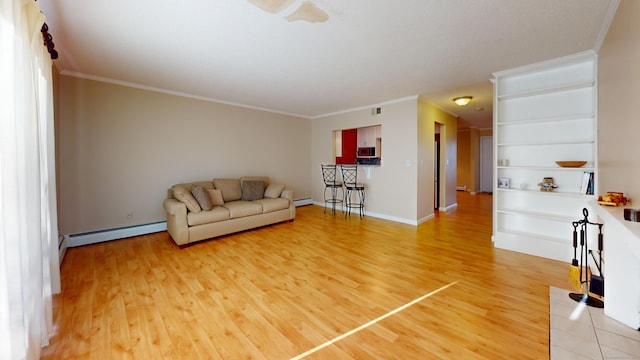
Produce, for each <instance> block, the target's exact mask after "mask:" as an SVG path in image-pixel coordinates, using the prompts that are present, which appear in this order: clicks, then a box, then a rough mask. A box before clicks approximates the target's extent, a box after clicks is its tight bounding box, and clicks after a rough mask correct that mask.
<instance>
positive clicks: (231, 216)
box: [163, 176, 296, 245]
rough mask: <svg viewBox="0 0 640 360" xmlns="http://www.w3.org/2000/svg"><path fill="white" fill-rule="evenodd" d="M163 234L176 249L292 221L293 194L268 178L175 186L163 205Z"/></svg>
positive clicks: (294, 210) (293, 208) (293, 211)
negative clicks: (167, 236)
mask: <svg viewBox="0 0 640 360" xmlns="http://www.w3.org/2000/svg"><path fill="white" fill-rule="evenodd" d="M163 206H164V209H165V211H166V212H167V231H168V232H169V234H170V235H171V237H172V238H173V241H175V242H176V244H178V245H186V244H189V243H193V242H195V241H200V240H204V239H210V238H213V237H216V236H221V235H226V234H230V233H234V232H238V231H242V230H248V229H252V228H256V227H260V226H265V225H269V224H274V223H278V222H282V221H287V220H293V219H295V217H296V208H295V206H294V204H293V191H292V190H288V189H286V188H285V186H284V185H283V184H275V183H274V184H271V183H270V182H269V178H268V177H264V176H251V177H242V178H238V179H213V181H197V182H193V183H184V184H176V185H174V186H172V187H171V188H170V189H169V190H168V191H167V198H166V199H165V200H164V202H163Z"/></svg>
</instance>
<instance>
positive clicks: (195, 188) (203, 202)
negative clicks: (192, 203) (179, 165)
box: [191, 185, 213, 211]
mask: <svg viewBox="0 0 640 360" xmlns="http://www.w3.org/2000/svg"><path fill="white" fill-rule="evenodd" d="M191 194H193V197H194V198H196V200H197V201H198V205H200V208H201V209H202V210H204V211H209V210H211V209H212V208H213V206H212V205H211V200H210V199H209V193H207V191H206V190H205V189H204V188H203V187H202V186H200V185H191Z"/></svg>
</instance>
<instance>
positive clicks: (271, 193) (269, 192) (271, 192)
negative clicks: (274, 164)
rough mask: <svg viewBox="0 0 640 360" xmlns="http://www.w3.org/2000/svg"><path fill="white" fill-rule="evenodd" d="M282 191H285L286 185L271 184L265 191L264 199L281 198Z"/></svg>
mask: <svg viewBox="0 0 640 360" xmlns="http://www.w3.org/2000/svg"><path fill="white" fill-rule="evenodd" d="M282 190H284V184H269V186H267V188H266V189H265V190H264V197H266V198H271V199H276V198H279V197H280V194H282Z"/></svg>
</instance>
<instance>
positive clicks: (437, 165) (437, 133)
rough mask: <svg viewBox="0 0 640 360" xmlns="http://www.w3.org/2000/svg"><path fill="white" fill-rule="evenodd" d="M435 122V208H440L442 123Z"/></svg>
mask: <svg viewBox="0 0 640 360" xmlns="http://www.w3.org/2000/svg"><path fill="white" fill-rule="evenodd" d="M434 124H435V139H434V148H433V165H434V169H433V208H434V209H435V210H438V209H439V208H440V124H438V123H434Z"/></svg>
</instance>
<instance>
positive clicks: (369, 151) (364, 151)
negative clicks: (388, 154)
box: [358, 147, 376, 157]
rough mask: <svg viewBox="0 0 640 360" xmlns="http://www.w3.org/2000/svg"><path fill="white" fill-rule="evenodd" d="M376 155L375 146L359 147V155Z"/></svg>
mask: <svg viewBox="0 0 640 360" xmlns="http://www.w3.org/2000/svg"><path fill="white" fill-rule="evenodd" d="M374 156H376V148H375V147H359V148H358V157H374Z"/></svg>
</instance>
